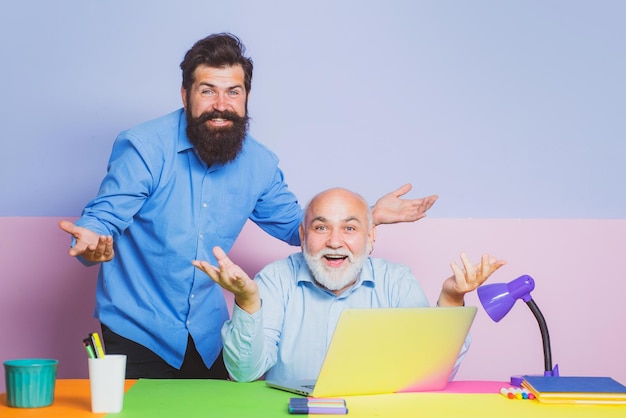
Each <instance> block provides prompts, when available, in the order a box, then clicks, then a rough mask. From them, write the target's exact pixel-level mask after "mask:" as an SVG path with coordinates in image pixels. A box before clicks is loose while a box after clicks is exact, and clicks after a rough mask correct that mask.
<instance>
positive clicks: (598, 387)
mask: <svg viewBox="0 0 626 418" xmlns="http://www.w3.org/2000/svg"><path fill="white" fill-rule="evenodd" d="M522 387H524V388H526V389H528V391H530V393H532V394H533V395H534V396H535V398H536V399H537V400H539V401H540V402H546V403H579V404H626V386H624V385H622V384H621V383H619V382H617V381H616V380H614V379H612V378H610V377H598V376H524V378H523V381H522Z"/></svg>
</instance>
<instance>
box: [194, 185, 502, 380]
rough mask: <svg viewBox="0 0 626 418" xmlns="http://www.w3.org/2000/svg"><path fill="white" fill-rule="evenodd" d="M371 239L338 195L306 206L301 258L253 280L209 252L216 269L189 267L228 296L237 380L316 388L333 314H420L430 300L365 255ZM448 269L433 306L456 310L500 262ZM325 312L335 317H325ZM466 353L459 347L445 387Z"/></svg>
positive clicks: (360, 213) (353, 205)
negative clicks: (310, 382)
mask: <svg viewBox="0 0 626 418" xmlns="http://www.w3.org/2000/svg"><path fill="white" fill-rule="evenodd" d="M375 236H376V228H375V226H374V225H373V224H372V214H371V211H370V208H369V205H368V204H367V202H366V200H365V199H364V198H363V197H361V196H360V195H358V194H356V193H353V192H351V191H349V190H346V189H342V188H335V189H330V190H326V191H324V192H322V193H320V194H318V195H317V196H315V197H314V198H313V199H312V200H311V201H310V202H309V204H308V205H307V207H306V210H305V216H304V219H303V221H302V224H301V225H300V238H301V242H302V252H301V253H297V254H292V255H291V256H289V257H288V258H286V259H283V260H279V261H276V262H274V263H271V264H269V265H268V266H266V267H265V268H264V269H263V270H262V271H261V272H259V274H258V275H257V276H256V277H255V279H254V280H252V279H250V277H249V276H248V275H247V274H246V273H245V272H244V271H243V270H242V269H241V268H240V267H239V266H237V265H236V264H234V263H233V262H232V261H231V260H230V259H229V258H228V257H227V256H226V254H225V253H224V251H222V249H221V248H219V247H215V249H214V254H215V257H216V259H217V260H218V266H212V265H210V264H209V263H207V262H206V261H197V260H196V261H193V265H194V266H196V267H197V268H199V269H201V270H203V271H204V272H205V273H206V274H208V275H209V276H210V277H211V278H212V279H213V280H214V281H215V282H216V283H218V284H219V285H220V286H222V287H223V288H224V289H226V290H228V291H230V292H232V293H233V294H234V296H235V306H234V308H233V315H232V319H231V320H229V321H227V322H226V323H225V324H224V326H223V328H222V338H223V341H224V362H225V364H226V368H227V369H228V372H229V373H230V375H231V376H232V378H234V379H235V380H237V381H243V382H249V381H253V380H256V379H259V378H261V377H262V376H263V375H265V376H266V378H267V379H272V380H290V379H314V378H315V377H317V375H318V374H319V371H320V368H321V365H322V361H323V359H324V355H325V353H326V350H327V348H328V343H329V342H330V337H331V336H332V333H333V331H334V329H335V325H336V323H337V320H338V318H339V314H340V313H341V311H342V310H343V309H345V308H406V307H426V306H429V303H428V300H427V298H426V295H425V294H424V291H423V290H422V287H421V286H420V284H419V282H418V281H417V280H416V279H415V277H414V276H413V275H412V273H411V271H410V270H409V268H408V267H406V266H404V265H400V264H395V263H391V262H388V261H385V260H383V259H377V258H371V257H370V256H369V255H370V253H371V251H372V246H373V243H374V240H375ZM461 260H462V264H463V267H459V266H458V265H457V264H455V263H452V264H451V268H452V270H453V274H452V276H450V277H448V278H447V279H445V280H444V282H443V286H442V290H441V293H440V295H439V299H438V302H437V305H438V306H463V304H464V296H465V294H466V293H468V292H471V291H473V290H475V289H476V288H477V287H478V286H480V285H481V284H482V283H483V282H484V281H485V280H487V278H488V277H489V276H490V275H491V274H492V273H493V272H494V271H496V270H497V269H498V268H500V267H501V266H503V265H504V264H505V261H503V260H497V259H496V258H494V257H492V256H490V255H488V254H485V255H483V256H482V259H481V261H480V263H479V264H477V265H474V264H472V262H471V261H470V260H469V258H468V257H467V255H466V254H461ZM331 306H333V309H331ZM468 347H469V337H468V338H467V339H466V341H465V343H464V345H463V348H462V349H461V352H460V353H459V358H458V359H457V362H456V365H455V367H454V369H453V371H452V374H451V376H450V378H452V377H453V376H454V374H455V373H456V370H457V369H458V367H459V364H460V362H461V360H462V358H463V357H464V355H465V353H466V352H467V349H468Z"/></svg>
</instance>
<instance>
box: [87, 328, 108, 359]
mask: <svg viewBox="0 0 626 418" xmlns="http://www.w3.org/2000/svg"><path fill="white" fill-rule="evenodd" d="M89 337H90V338H91V341H92V342H93V346H94V350H95V352H96V357H97V358H102V357H104V349H103V348H102V342H100V336H99V335H98V333H97V332H93V333H91V334H89Z"/></svg>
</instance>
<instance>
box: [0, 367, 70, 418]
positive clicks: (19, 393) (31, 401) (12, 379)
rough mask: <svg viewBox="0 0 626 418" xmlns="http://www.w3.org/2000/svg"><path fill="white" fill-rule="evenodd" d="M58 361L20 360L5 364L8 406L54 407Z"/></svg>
mask: <svg viewBox="0 0 626 418" xmlns="http://www.w3.org/2000/svg"><path fill="white" fill-rule="evenodd" d="M58 365H59V361H58V360H52V359H19V360H8V361H5V362H4V377H5V380H6V391H7V405H8V406H11V407H14V408H40V407H43V406H48V405H52V401H54V384H55V382H56V376H57V367H58Z"/></svg>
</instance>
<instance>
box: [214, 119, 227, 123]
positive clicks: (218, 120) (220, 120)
mask: <svg viewBox="0 0 626 418" xmlns="http://www.w3.org/2000/svg"><path fill="white" fill-rule="evenodd" d="M225 121H226V119H213V122H217V123H223V122H225Z"/></svg>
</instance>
